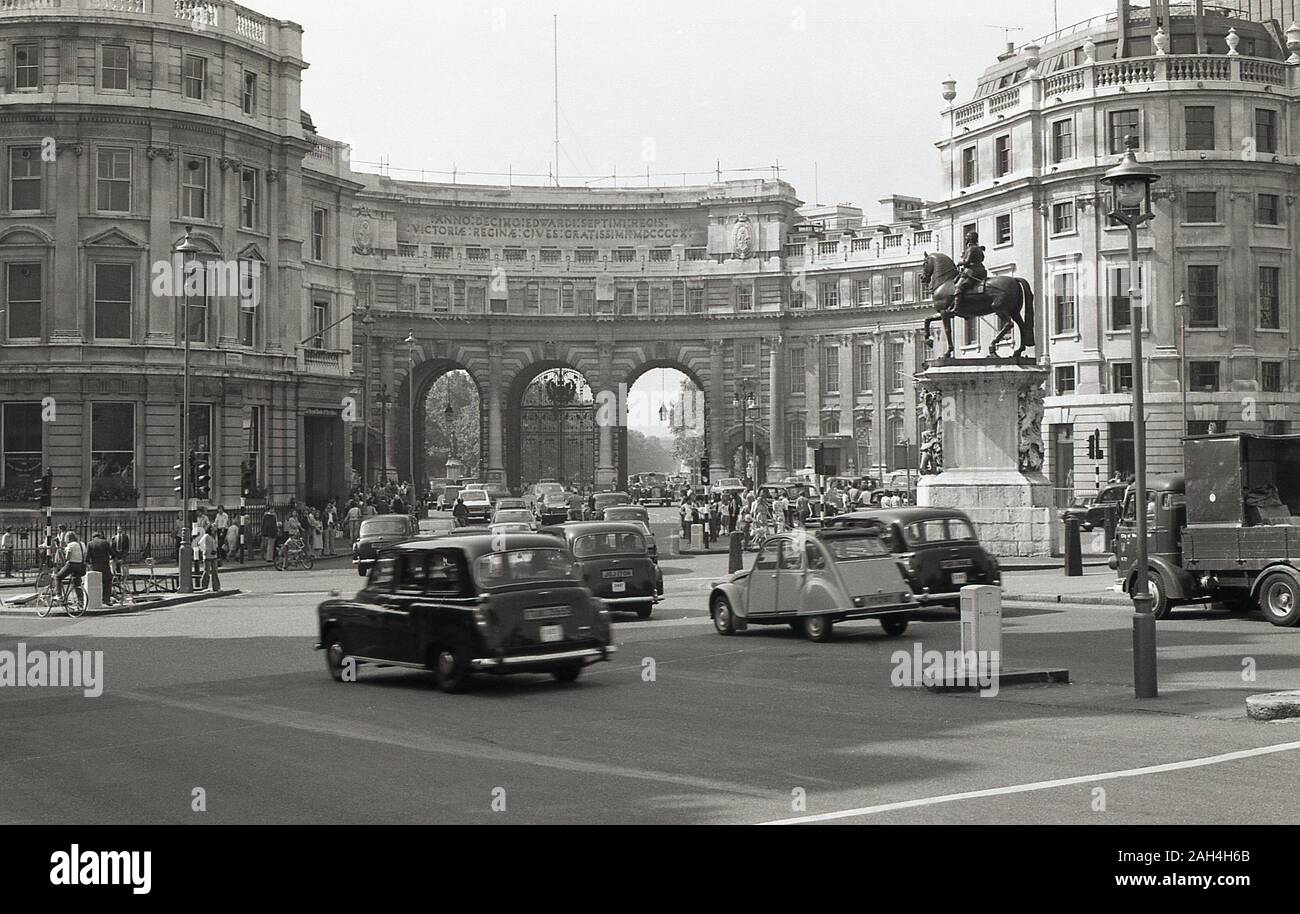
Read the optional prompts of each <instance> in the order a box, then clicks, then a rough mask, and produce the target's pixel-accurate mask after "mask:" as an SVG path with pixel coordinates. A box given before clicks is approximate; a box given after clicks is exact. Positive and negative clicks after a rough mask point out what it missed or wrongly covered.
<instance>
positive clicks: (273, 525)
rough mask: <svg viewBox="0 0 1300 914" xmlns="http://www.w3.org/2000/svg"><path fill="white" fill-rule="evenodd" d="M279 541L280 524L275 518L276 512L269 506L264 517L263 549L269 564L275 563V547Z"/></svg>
mask: <svg viewBox="0 0 1300 914" xmlns="http://www.w3.org/2000/svg"><path fill="white" fill-rule="evenodd" d="M279 539H280V522H279V521H278V520H277V519H276V517H275V511H273V510H272V509H271V507H270V506H269V505H268V506H267V508H266V513H265V514H263V515H262V548H263V550H264V551H265V552H266V560H267V561H268V562H274V561H275V547H276V545H277V541H278V540H279Z"/></svg>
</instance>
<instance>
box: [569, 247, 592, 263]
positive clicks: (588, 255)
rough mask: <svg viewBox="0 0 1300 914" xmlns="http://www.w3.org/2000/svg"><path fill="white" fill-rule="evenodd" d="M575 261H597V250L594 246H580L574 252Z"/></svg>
mask: <svg viewBox="0 0 1300 914" xmlns="http://www.w3.org/2000/svg"><path fill="white" fill-rule="evenodd" d="M573 262H574V263H595V262H596V251H595V249H593V248H578V249H577V250H576V251H574V252H573Z"/></svg>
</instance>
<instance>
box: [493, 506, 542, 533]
mask: <svg viewBox="0 0 1300 914" xmlns="http://www.w3.org/2000/svg"><path fill="white" fill-rule="evenodd" d="M503 524H508V525H510V526H514V527H523V528H524V529H526V530H527V531H529V532H530V533H531V532H535V531H536V530H537V518H536V517H534V516H533V512H532V511H529V510H528V509H527V508H498V509H497V511H496V513H495V514H493V515H492V526H493V528H496V527H498V526H501V525H503ZM514 532H518V531H514Z"/></svg>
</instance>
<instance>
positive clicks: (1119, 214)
mask: <svg viewBox="0 0 1300 914" xmlns="http://www.w3.org/2000/svg"><path fill="white" fill-rule="evenodd" d="M1124 145H1125V146H1126V147H1127V148H1128V151H1127V152H1126V153H1125V154H1124V159H1123V161H1121V162H1120V163H1119V164H1118V165H1116V166H1115V167H1114V168H1112V169H1111V170H1110V171H1108V172H1106V175H1105V177H1103V178H1102V179H1101V180H1102V183H1103V184H1105V185H1106V186H1107V187H1109V188H1110V190H1111V207H1110V209H1111V211H1110V216H1111V218H1113V219H1115V220H1116V221H1118V222H1122V223H1124V224H1125V225H1126V226H1128V260H1129V264H1128V279H1129V291H1128V294H1129V326H1130V327H1131V328H1132V331H1133V470H1134V477H1135V486H1136V489H1137V492H1136V501H1137V505H1136V510H1135V512H1134V513H1135V514H1136V515H1137V561H1136V563H1135V571H1136V578H1135V579H1134V582H1133V610H1134V616H1133V691H1134V694H1135V695H1136V697H1138V698H1155V697H1156V696H1157V695H1158V694H1159V687H1158V685H1157V678H1156V620H1155V616H1154V615H1152V613H1151V609H1152V603H1153V600H1152V598H1151V589H1150V586H1149V578H1148V576H1149V574H1150V569H1149V563H1148V558H1147V511H1146V500H1147V442H1146V425H1145V420H1146V398H1145V394H1144V391H1143V379H1142V325H1143V323H1144V322H1145V321H1144V320H1141V319H1139V317H1138V308H1139V307H1140V306H1139V305H1138V295H1139V291H1140V290H1139V289H1138V247H1137V244H1138V241H1137V239H1138V229H1139V228H1140V227H1141V226H1142V225H1144V224H1145V223H1147V222H1150V221H1151V220H1152V219H1154V218H1155V214H1154V213H1153V212H1152V210H1151V186H1152V185H1153V184H1155V183H1156V182H1157V181H1159V180H1160V175H1158V174H1157V173H1156V172H1155V171H1154V170H1153V169H1151V168H1148V167H1147V166H1145V165H1142V164H1141V163H1139V162H1138V160H1137V154H1136V153H1137V148H1138V140H1137V137H1134V136H1128V137H1125V138H1124Z"/></svg>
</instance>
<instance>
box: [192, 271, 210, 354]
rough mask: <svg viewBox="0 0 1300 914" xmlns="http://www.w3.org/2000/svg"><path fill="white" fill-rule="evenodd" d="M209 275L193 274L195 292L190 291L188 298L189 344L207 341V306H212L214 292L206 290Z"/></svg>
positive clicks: (202, 272)
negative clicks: (196, 287) (195, 286)
mask: <svg viewBox="0 0 1300 914" xmlns="http://www.w3.org/2000/svg"><path fill="white" fill-rule="evenodd" d="M208 279H209V274H208V273H207V272H206V271H202V270H200V271H198V272H197V273H195V280H196V285H197V286H198V289H197V292H195V291H191V294H190V296H189V330H188V332H189V335H190V342H191V343H206V342H207V341H208V315H209V314H210V313H211V312H210V311H209V310H208V306H209V305H211V304H212V293H213V291H214V290H212V289H209V288H208Z"/></svg>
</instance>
